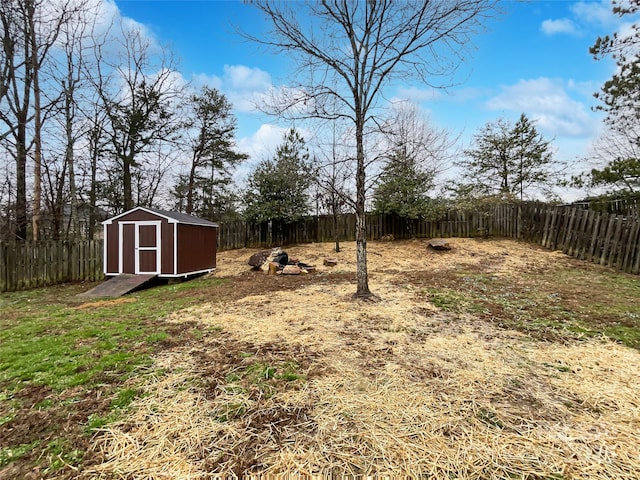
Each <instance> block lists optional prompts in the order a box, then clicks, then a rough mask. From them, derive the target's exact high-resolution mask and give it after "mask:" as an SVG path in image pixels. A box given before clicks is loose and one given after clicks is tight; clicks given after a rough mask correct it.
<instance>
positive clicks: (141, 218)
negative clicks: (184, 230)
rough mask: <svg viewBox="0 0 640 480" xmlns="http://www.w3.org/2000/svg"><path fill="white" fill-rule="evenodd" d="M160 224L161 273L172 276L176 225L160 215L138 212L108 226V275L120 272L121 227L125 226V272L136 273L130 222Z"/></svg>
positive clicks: (132, 233)
mask: <svg viewBox="0 0 640 480" xmlns="http://www.w3.org/2000/svg"><path fill="white" fill-rule="evenodd" d="M156 221H159V222H160V255H161V258H160V272H161V274H165V275H172V274H173V273H174V272H173V263H174V262H173V250H174V249H173V242H174V224H173V223H169V221H168V220H167V219H166V218H164V217H160V216H158V215H154V214H152V213H149V212H145V211H141V210H136V211H134V212H131V213H129V214H127V215H124V216H122V217H120V218H118V219H116V220H114V221H113V223H111V224H110V225H107V232H106V238H105V239H106V245H105V248H106V253H107V262H106V265H107V273H118V270H119V261H120V258H119V251H120V245H119V242H120V237H119V226H120V224H121V223H125V225H123V228H124V231H123V233H124V235H123V237H124V238H123V248H122V255H123V270H124V271H125V272H131V273H133V272H134V265H135V255H136V252H135V248H134V235H135V233H134V225H133V224H131V223H129V222H156Z"/></svg>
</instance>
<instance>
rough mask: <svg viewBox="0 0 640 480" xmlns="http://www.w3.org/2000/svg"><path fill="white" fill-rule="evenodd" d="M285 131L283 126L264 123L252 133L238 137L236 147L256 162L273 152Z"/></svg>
mask: <svg viewBox="0 0 640 480" xmlns="http://www.w3.org/2000/svg"><path fill="white" fill-rule="evenodd" d="M286 131H287V129H286V128H284V127H280V126H278V125H273V124H270V123H264V124H262V125H260V128H258V130H257V131H256V132H255V133H254V134H253V135H251V136H249V137H243V138H240V139H239V140H238V149H239V150H241V151H242V152H245V153H247V154H248V155H249V156H250V157H251V158H252V159H253V160H255V161H256V162H257V161H260V160H262V159H264V158H267V157H269V156H271V155H272V154H273V152H275V150H276V147H277V146H278V145H279V144H280V143H281V142H282V136H283V135H284V133H285V132H286Z"/></svg>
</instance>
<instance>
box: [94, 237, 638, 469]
mask: <svg viewBox="0 0 640 480" xmlns="http://www.w3.org/2000/svg"><path fill="white" fill-rule="evenodd" d="M452 243H453V245H454V249H453V250H452V251H450V252H444V253H439V252H434V251H430V250H429V249H428V248H427V246H426V242H425V241H421V240H413V241H408V242H394V243H384V244H383V243H370V244H369V267H370V283H371V288H372V290H373V291H374V292H375V293H376V294H377V295H378V296H379V300H378V301H376V302H361V301H359V302H356V301H353V300H352V299H351V297H350V295H351V293H353V291H354V288H355V287H354V272H355V250H354V249H355V245H354V244H351V243H349V244H345V245H343V251H342V252H341V253H339V254H337V255H336V254H334V253H333V252H331V245H330V244H314V245H306V246H299V247H291V248H287V251H288V252H289V254H290V255H291V256H296V257H298V258H300V260H302V261H305V262H307V263H312V264H316V265H318V266H319V268H318V271H317V272H316V273H315V274H312V275H308V276H304V277H302V276H301V277H287V278H285V277H280V276H279V277H268V276H266V275H265V274H263V273H261V272H258V273H254V272H249V271H248V266H247V265H246V261H247V259H248V258H249V256H250V254H251V253H253V251H248V250H240V251H231V252H223V253H221V254H220V255H219V258H218V267H219V268H218V272H217V273H216V276H217V277H226V278H229V279H232V281H236V282H238V285H245V286H246V285H247V282H249V285H252V284H254V285H255V287H254V288H253V292H251V291H249V292H247V293H246V294H244V295H235V296H234V298H233V299H225V298H218V297H216V291H215V290H212V291H211V301H210V302H208V303H203V304H198V305H193V306H192V307H190V308H187V309H184V310H181V311H179V312H176V313H174V314H172V315H170V317H169V318H168V319H167V321H169V322H172V323H175V324H178V325H179V324H182V323H184V324H185V325H194V324H199V325H201V327H202V330H203V331H205V332H207V333H206V334H205V335H204V336H203V337H202V338H201V339H200V340H199V341H197V342H191V343H189V344H181V345H177V346H176V347H175V348H173V349H167V350H164V351H163V352H161V353H159V354H158V355H156V356H155V362H156V366H159V367H162V369H163V372H164V373H162V374H159V375H156V376H154V377H153V378H152V380H150V381H148V383H147V384H146V385H144V387H143V389H144V392H145V394H144V395H143V396H141V397H140V398H138V399H137V400H135V401H134V402H133V404H132V406H133V409H132V410H131V413H130V415H128V416H127V417H126V418H124V419H122V421H120V422H117V423H114V424H110V425H108V426H107V427H105V428H103V429H101V430H100V431H99V432H97V434H96V435H95V438H94V455H96V456H97V457H98V458H102V459H103V461H102V462H101V463H99V464H97V465H94V466H92V467H91V468H89V469H88V470H86V471H85V472H84V474H83V476H84V477H91V478H131V479H133V478H136V479H137V478H140V479H143V478H144V479H147V478H148V479H169V478H180V479H206V478H220V477H224V476H226V475H237V476H246V475H250V474H263V475H266V476H273V477H274V478H282V477H276V476H277V475H282V474H288V475H290V476H289V477H288V478H311V477H315V478H329V477H333V478H337V477H339V476H342V475H355V476H362V475H370V476H371V475H375V476H378V477H380V478H383V477H384V476H385V475H388V476H389V477H390V478H398V477H402V476H405V475H408V476H411V477H414V478H415V477H419V476H422V477H423V478H456V479H485V478H496V479H497V478H530V479H534V478H535V479H539V478H545V479H547V478H549V479H551V478H554V479H573V478H581V479H583V478H584V479H587V478H588V479H605V478H606V479H611V478H616V479H632V478H633V479H637V478H638V475H639V472H640V446H639V442H638V431H640V394H639V392H640V388H639V387H640V377H639V375H638V372H639V367H640V354H639V352H638V350H636V349H634V348H630V347H629V346H624V345H622V344H621V343H620V342H614V341H611V340H608V339H607V338H606V337H603V336H602V335H599V334H597V332H607V331H608V330H607V329H610V331H611V332H617V333H619V334H620V336H622V337H624V335H627V337H624V338H626V340H625V341H626V342H627V344H629V345H633V346H637V345H636V344H635V343H634V342H636V341H637V337H636V336H634V335H636V334H637V329H638V328H637V327H638V320H637V319H638V317H640V307H639V306H638V298H640V289H639V287H638V280H637V278H634V277H630V276H624V275H620V274H615V273H613V272H610V271H607V270H605V269H602V268H600V267H595V266H591V265H586V264H583V263H581V262H578V261H575V260H573V259H570V258H568V257H566V256H564V255H562V254H561V253H557V252H549V251H545V250H542V249H539V248H537V247H535V246H530V245H527V244H521V243H516V242H513V241H500V240H491V241H477V240H465V239H455V240H452ZM324 256H333V257H337V258H338V260H339V264H338V266H336V267H333V268H329V267H322V266H321V265H322V258H323V257H324ZM612 282H614V283H612ZM616 282H617V283H616ZM613 284H615V285H616V290H617V291H611V288H609V287H610V286H611V285H613ZM249 289H250V290H251V287H249ZM265 290H268V291H267V292H265ZM634 332H635V333H634ZM620 336H619V337H618V338H620ZM624 338H623V339H624Z"/></svg>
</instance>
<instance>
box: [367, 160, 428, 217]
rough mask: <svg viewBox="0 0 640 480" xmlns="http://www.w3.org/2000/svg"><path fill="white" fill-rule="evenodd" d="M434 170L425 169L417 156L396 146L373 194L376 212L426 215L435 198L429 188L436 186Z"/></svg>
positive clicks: (409, 215)
mask: <svg viewBox="0 0 640 480" xmlns="http://www.w3.org/2000/svg"><path fill="white" fill-rule="evenodd" d="M433 180H434V178H433V173H432V172H427V171H424V170H423V169H422V168H421V167H420V165H418V163H417V162H416V159H415V158H414V157H412V156H410V155H407V154H406V151H405V150H404V149H402V148H399V149H397V150H395V151H394V152H393V153H392V154H391V156H390V157H389V158H388V160H387V162H386V163H385V165H384V167H383V169H382V173H381V175H380V180H379V184H378V186H377V188H376V190H375V192H374V194H373V208H374V210H375V211H376V212H377V213H395V214H397V215H399V216H401V217H404V218H409V219H417V218H419V217H420V216H422V215H425V214H426V213H427V212H428V210H429V207H430V206H431V205H433V202H432V201H431V199H430V198H429V191H430V190H431V189H432V188H433V187H434V182H433Z"/></svg>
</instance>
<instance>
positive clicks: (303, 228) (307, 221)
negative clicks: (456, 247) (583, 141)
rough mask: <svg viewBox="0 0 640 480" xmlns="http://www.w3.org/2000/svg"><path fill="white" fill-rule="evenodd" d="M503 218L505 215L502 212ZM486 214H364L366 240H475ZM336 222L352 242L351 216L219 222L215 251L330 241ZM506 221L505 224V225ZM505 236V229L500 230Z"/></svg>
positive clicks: (484, 229)
mask: <svg viewBox="0 0 640 480" xmlns="http://www.w3.org/2000/svg"><path fill="white" fill-rule="evenodd" d="M505 215H506V213H505ZM490 220H491V215H490V214H488V213H475V212H472V213H469V212H454V211H452V212H447V213H445V214H444V215H443V216H442V217H441V218H440V219H438V220H426V219H415V220H414V219H407V218H403V217H400V216H398V215H382V214H368V215H367V220H366V226H367V239H368V240H377V239H379V238H381V237H383V236H385V235H393V237H394V238H395V239H404V238H416V237H417V238H433V237H475V236H481V235H484V234H485V232H487V230H488V229H489V222H490ZM334 221H335V222H336V229H337V232H338V240H340V241H341V242H348V241H354V240H355V238H356V237H355V232H356V217H355V215H354V214H343V215H339V216H338V217H337V218H336V219H334V217H333V216H331V215H320V216H317V217H307V218H304V219H302V220H300V221H298V222H296V223H293V224H290V225H272V224H269V223H249V222H242V221H239V222H230V223H221V224H220V228H219V230H218V251H222V250H234V249H238V248H245V247H246V248H268V247H275V246H283V245H291V244H298V243H312V242H332V241H333V240H334V230H333V228H334V227H333V225H334ZM507 224H508V222H506V223H505V225H507ZM500 231H501V232H502V231H504V233H500V235H503V236H506V233H507V227H505V228H504V229H501V230H500ZM514 233H515V231H514Z"/></svg>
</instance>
